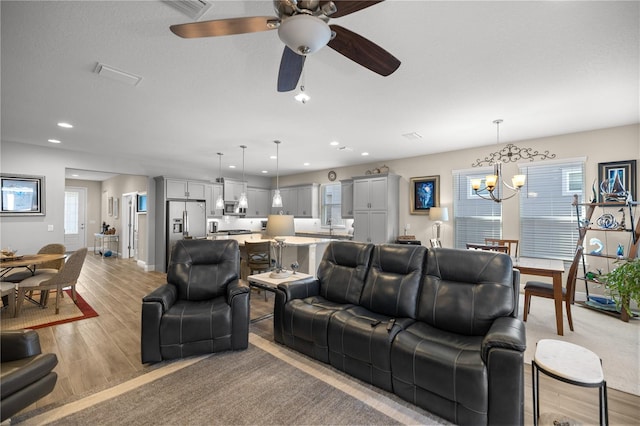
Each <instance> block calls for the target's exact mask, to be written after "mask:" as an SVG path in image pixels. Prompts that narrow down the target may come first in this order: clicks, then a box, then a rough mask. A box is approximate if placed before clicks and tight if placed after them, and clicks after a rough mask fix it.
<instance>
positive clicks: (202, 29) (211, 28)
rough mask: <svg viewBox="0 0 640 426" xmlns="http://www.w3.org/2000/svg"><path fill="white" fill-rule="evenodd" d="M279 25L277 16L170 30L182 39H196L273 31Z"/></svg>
mask: <svg viewBox="0 0 640 426" xmlns="http://www.w3.org/2000/svg"><path fill="white" fill-rule="evenodd" d="M279 25H280V19H278V18H276V17H275V16H252V17H247V18H229V19H216V20H213V21H203V22H191V23H188V24H177V25H171V27H169V28H170V29H171V31H172V32H173V33H174V34H175V35H177V36H180V37H182V38H196V37H215V36H225V35H232V34H245V33H256V32H259V31H268V30H273V29H275V28H278V26H279Z"/></svg>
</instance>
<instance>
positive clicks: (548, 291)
mask: <svg viewBox="0 0 640 426" xmlns="http://www.w3.org/2000/svg"><path fill="white" fill-rule="evenodd" d="M582 250H583V248H582V247H581V246H578V248H577V249H576V254H575V255H574V256H573V262H571V268H569V274H568V275H567V284H566V286H565V287H563V288H562V301H563V302H565V306H566V309H567V319H568V320H569V328H570V329H571V331H573V319H572V318H571V305H572V304H573V299H574V297H575V293H576V277H577V275H578V265H579V264H580V257H581V256H582ZM531 296H539V297H544V298H547V299H553V298H554V297H553V284H551V283H546V282H540V281H527V283H526V284H525V286H524V314H523V317H522V319H523V321H526V320H527V315H528V314H529V308H530V307H531Z"/></svg>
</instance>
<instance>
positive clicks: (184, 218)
mask: <svg viewBox="0 0 640 426" xmlns="http://www.w3.org/2000/svg"><path fill="white" fill-rule="evenodd" d="M182 223H184V229H183V232H182V236H183V237H188V236H189V215H188V214H187V211H186V210H183V211H182Z"/></svg>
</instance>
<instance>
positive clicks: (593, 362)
mask: <svg viewBox="0 0 640 426" xmlns="http://www.w3.org/2000/svg"><path fill="white" fill-rule="evenodd" d="M540 371H542V372H543V373H544V374H546V375H547V376H549V377H553V378H554V379H557V380H561V381H563V382H565V383H569V384H572V385H576V386H583V387H588V388H599V394H600V424H601V425H608V424H609V410H608V408H607V382H606V381H605V380H604V373H603V372H602V360H601V359H600V358H599V357H598V355H596V354H595V353H593V352H591V351H590V350H588V349H586V348H583V347H582V346H578V345H575V344H573V343H569V342H563V341H561V340H554V339H542V340H540V341H538V343H537V346H536V353H535V355H534V359H533V361H532V362H531V374H532V384H533V424H534V426H537V424H538V418H539V417H540V398H539V396H540V395H539V390H540V387H539V380H540V373H539V372H540Z"/></svg>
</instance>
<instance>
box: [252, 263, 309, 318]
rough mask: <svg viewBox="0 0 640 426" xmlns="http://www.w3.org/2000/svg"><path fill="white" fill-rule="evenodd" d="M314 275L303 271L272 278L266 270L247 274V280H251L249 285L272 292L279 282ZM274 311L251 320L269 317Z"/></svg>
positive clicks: (288, 281)
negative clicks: (284, 276)
mask: <svg viewBox="0 0 640 426" xmlns="http://www.w3.org/2000/svg"><path fill="white" fill-rule="evenodd" d="M310 277H313V275H309V274H303V273H302V272H296V273H295V274H291V275H289V276H288V277H286V278H272V277H271V272H264V273H262V274H255V275H249V276H247V281H248V282H249V287H256V288H259V289H261V290H265V291H270V292H272V293H275V292H276V287H278V284H282V283H290V282H293V281H298V280H302V279H305V278H310ZM272 316H273V313H270V314H266V315H262V316H260V317H258V318H254V319H252V320H251V322H252V323H253V322H258V321H262V320H264V319H267V318H271V317H272Z"/></svg>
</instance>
